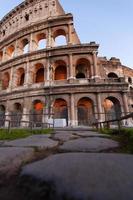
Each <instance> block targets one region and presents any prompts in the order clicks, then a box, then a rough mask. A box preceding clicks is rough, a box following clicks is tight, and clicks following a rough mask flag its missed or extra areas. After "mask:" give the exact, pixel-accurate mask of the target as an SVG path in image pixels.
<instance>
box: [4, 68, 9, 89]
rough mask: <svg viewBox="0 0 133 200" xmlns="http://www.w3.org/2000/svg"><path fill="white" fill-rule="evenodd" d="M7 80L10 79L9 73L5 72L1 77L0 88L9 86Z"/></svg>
mask: <svg viewBox="0 0 133 200" xmlns="http://www.w3.org/2000/svg"><path fill="white" fill-rule="evenodd" d="M9 81H10V75H9V73H8V72H5V73H4V75H3V77H2V89H3V90H6V89H7V88H8V86H9Z"/></svg>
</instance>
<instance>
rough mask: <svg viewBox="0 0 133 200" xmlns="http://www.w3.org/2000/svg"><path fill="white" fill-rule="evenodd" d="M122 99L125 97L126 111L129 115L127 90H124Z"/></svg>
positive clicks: (124, 105)
mask: <svg viewBox="0 0 133 200" xmlns="http://www.w3.org/2000/svg"><path fill="white" fill-rule="evenodd" d="M122 99H123V107H124V112H125V115H127V114H129V107H128V100H127V93H126V92H123V94H122Z"/></svg>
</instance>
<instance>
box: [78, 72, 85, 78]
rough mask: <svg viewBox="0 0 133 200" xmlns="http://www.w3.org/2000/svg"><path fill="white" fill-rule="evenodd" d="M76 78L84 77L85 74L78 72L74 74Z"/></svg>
mask: <svg viewBox="0 0 133 200" xmlns="http://www.w3.org/2000/svg"><path fill="white" fill-rule="evenodd" d="M76 78H77V79H80V78H81V79H82V78H85V74H83V73H80V72H79V73H78V74H77V75H76Z"/></svg>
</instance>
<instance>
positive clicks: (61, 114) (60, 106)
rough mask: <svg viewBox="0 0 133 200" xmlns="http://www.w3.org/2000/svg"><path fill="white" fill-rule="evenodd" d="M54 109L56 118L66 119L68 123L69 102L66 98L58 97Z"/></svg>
mask: <svg viewBox="0 0 133 200" xmlns="http://www.w3.org/2000/svg"><path fill="white" fill-rule="evenodd" d="M53 111H54V118H55V119H66V122H67V124H68V104H67V101H66V100H64V99H62V98H58V99H56V100H55V101H54V104H53Z"/></svg>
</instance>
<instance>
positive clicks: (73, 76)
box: [0, 0, 133, 127]
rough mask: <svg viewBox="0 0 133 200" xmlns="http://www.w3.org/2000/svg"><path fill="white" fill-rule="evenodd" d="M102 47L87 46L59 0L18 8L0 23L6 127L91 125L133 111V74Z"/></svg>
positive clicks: (0, 112)
mask: <svg viewBox="0 0 133 200" xmlns="http://www.w3.org/2000/svg"><path fill="white" fill-rule="evenodd" d="M98 48H99V45H98V44H96V43H95V42H90V43H85V44H81V42H80V39H79V37H78V35H77V33H76V30H75V28H74V24H73V15H72V14H70V13H68V14H66V13H65V11H64V10H63V8H62V6H61V5H60V3H59V1H58V0H26V1H24V2H22V3H21V4H20V5H18V6H16V7H15V8H14V9H13V10H11V11H10V12H9V13H8V14H7V15H6V16H4V17H3V19H2V20H1V21H0V126H1V127H3V126H6V124H7V122H8V120H11V122H12V126H14V127H15V126H27V123H26V122H30V121H32V122H34V123H35V124H36V126H39V125H38V124H39V123H47V122H50V121H51V120H52V119H54V120H55V122H56V123H57V124H56V125H57V126H72V127H75V126H91V125H92V123H93V122H94V121H98V122H100V121H103V120H106V119H115V118H118V117H119V116H124V115H126V114H128V113H131V112H133V69H131V68H129V67H126V66H123V65H122V63H121V61H120V59H118V58H115V57H112V58H111V59H110V60H107V58H106V57H99V56H98ZM24 122H25V123H24ZM125 123H127V124H128V123H129V124H130V125H131V124H132V123H133V122H132V120H130V122H129V121H126V122H125Z"/></svg>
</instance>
